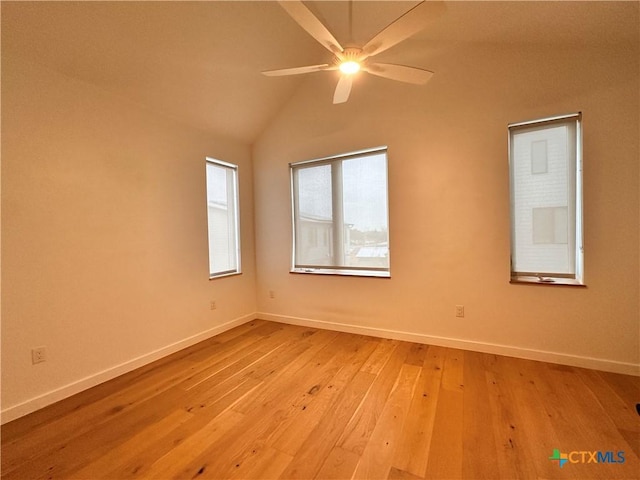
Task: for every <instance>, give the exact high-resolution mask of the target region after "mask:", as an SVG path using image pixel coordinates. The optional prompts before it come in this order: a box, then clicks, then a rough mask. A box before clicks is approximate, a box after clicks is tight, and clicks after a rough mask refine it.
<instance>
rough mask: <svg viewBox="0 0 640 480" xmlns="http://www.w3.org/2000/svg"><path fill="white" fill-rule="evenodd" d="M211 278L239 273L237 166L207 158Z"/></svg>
mask: <svg viewBox="0 0 640 480" xmlns="http://www.w3.org/2000/svg"><path fill="white" fill-rule="evenodd" d="M206 166H207V215H208V220H209V278H215V277H220V276H224V275H232V274H236V273H240V231H239V221H238V167H237V166H236V165H232V164H230V163H225V162H220V161H218V160H213V159H211V158H207V163H206Z"/></svg>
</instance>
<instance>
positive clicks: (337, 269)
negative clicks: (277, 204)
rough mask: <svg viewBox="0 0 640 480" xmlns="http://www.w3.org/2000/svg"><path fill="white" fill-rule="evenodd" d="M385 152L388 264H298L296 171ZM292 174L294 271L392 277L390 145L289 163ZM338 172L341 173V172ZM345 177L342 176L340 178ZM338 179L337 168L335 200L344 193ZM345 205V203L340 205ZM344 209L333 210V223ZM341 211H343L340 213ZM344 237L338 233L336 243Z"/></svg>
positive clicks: (339, 217)
mask: <svg viewBox="0 0 640 480" xmlns="http://www.w3.org/2000/svg"><path fill="white" fill-rule="evenodd" d="M379 154H383V155H384V159H385V178H386V184H385V187H386V188H385V198H384V201H385V202H386V207H387V211H386V219H385V220H386V226H387V248H388V256H387V267H367V266H365V267H358V266H344V265H335V266H330V265H307V264H297V263H296V252H297V247H296V231H297V228H296V220H297V219H298V218H299V213H298V212H299V210H298V205H297V199H296V192H297V185H296V175H295V171H296V170H297V169H300V168H305V167H311V166H313V167H316V166H322V165H334V164H338V163H339V164H341V163H342V162H344V161H345V160H350V159H355V158H361V157H366V156H372V155H379ZM289 174H290V175H289V177H290V190H291V213H292V214H291V227H292V228H291V234H292V251H291V270H290V273H301V274H320V275H340V276H358V277H376V278H390V277H391V243H390V234H389V156H388V148H387V147H386V146H381V147H375V148H369V149H364V150H358V151H354V152H348V153H343V154H338V155H332V156H329V157H322V158H317V159H312V160H303V161H300V162H293V163H290V164H289ZM338 175H341V173H340V174H338ZM340 178H341V177H340ZM336 182H337V179H336V173H335V170H333V169H332V176H331V186H332V194H331V197H332V200H333V202H332V203H335V199H336V198H338V197H341V195H342V192H341V188H338V189H336V188H335V183H336ZM340 207H342V203H341V204H340ZM341 210H342V209H341V208H337V207H336V206H335V205H334V206H333V208H332V212H333V213H334V214H336V213H338V214H337V215H336V216H337V219H336V218H335V217H333V218H332V224H335V223H336V222H341V219H342V211H341ZM338 211H340V212H338ZM341 238H343V237H342V234H340V235H338V236H336V238H334V240H333V243H334V245H335V244H337V243H340V240H339V239H341Z"/></svg>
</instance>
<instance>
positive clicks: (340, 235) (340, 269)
mask: <svg viewBox="0 0 640 480" xmlns="http://www.w3.org/2000/svg"><path fill="white" fill-rule="evenodd" d="M290 168H291V184H292V197H293V236H294V239H293V270H292V271H293V272H298V273H332V274H340V275H362V276H377V277H389V276H390V275H389V216H388V196H387V149H386V148H376V149H372V150H366V151H360V152H354V153H349V154H345V155H339V156H336V157H331V158H324V159H320V160H310V161H306V162H299V163H293V164H291V165H290Z"/></svg>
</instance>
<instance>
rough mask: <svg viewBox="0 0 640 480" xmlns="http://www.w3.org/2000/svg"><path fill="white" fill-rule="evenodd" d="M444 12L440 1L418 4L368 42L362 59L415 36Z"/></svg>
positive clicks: (363, 48) (431, 0) (427, 1)
mask: <svg viewBox="0 0 640 480" xmlns="http://www.w3.org/2000/svg"><path fill="white" fill-rule="evenodd" d="M445 10H446V7H445V6H444V2H441V1H433V0H426V1H423V2H420V3H419V4H418V5H416V6H415V7H413V8H412V9H411V10H409V11H408V12H407V13H405V14H404V15H402V16H401V17H400V18H398V19H397V20H396V21H394V22H393V23H391V24H390V25H389V26H387V27H386V28H385V29H384V30H382V31H381V32H380V33H378V34H377V35H376V36H375V37H373V38H372V39H371V40H369V41H368V42H367V44H366V45H365V46H364V47H362V53H363V58H366V57H370V56H372V55H376V54H378V53H380V52H383V51H385V50H387V49H388V48H391V47H393V46H394V45H396V44H398V43H400V42H402V41H403V40H406V39H407V38H409V37H411V36H412V35H415V34H416V33H418V32H419V31H420V30H422V29H424V28H425V27H426V26H427V24H428V22H429V20H432V19H434V18H436V17H438V16H440V15H441V14H442V13H443V12H444V11H445Z"/></svg>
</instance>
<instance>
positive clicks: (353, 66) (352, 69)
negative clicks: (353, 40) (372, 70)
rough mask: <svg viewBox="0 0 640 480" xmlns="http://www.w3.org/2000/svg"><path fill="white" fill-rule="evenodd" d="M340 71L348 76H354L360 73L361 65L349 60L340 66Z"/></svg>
mask: <svg viewBox="0 0 640 480" xmlns="http://www.w3.org/2000/svg"><path fill="white" fill-rule="evenodd" d="M340 71H341V72H342V73H344V74H346V75H353V74H354V73H357V72H359V71H360V64H359V63H358V62H356V61H354V60H348V61H346V62H342V63H341V64H340Z"/></svg>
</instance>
